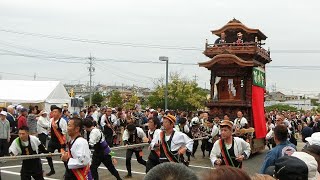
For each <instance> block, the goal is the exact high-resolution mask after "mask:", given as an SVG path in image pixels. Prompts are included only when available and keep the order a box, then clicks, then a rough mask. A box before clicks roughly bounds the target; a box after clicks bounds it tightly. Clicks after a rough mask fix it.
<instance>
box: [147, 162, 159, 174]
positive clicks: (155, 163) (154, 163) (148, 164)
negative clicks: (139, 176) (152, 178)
mask: <svg viewBox="0 0 320 180" xmlns="http://www.w3.org/2000/svg"><path fill="white" fill-rule="evenodd" d="M158 164H160V163H159V161H153V160H151V159H148V161H147V163H146V173H148V172H149V171H150V170H151V169H152V168H154V167H155V166H157V165H158Z"/></svg>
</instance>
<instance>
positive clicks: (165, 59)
mask: <svg viewBox="0 0 320 180" xmlns="http://www.w3.org/2000/svg"><path fill="white" fill-rule="evenodd" d="M159 60H160V61H165V62H166V91H165V96H164V109H165V110H167V109H168V63H169V58H168V57H166V56H160V57H159Z"/></svg>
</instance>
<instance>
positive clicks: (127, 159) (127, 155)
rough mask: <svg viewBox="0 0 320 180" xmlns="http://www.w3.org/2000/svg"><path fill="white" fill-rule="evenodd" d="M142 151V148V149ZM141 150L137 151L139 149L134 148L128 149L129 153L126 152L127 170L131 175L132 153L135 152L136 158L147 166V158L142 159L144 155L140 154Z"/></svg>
mask: <svg viewBox="0 0 320 180" xmlns="http://www.w3.org/2000/svg"><path fill="white" fill-rule="evenodd" d="M141 151H142V150H141ZM141 151H137V150H133V149H127V154H126V167H127V171H128V175H129V176H131V175H132V174H131V158H132V154H133V153H135V154H136V158H137V161H138V163H140V164H142V165H144V166H146V164H147V162H146V161H145V160H143V159H142V156H140V152H141Z"/></svg>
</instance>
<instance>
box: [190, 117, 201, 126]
mask: <svg viewBox="0 0 320 180" xmlns="http://www.w3.org/2000/svg"><path fill="white" fill-rule="evenodd" d="M199 123H200V121H199V118H198V117H194V118H192V119H191V125H192V126H193V125H197V124H199Z"/></svg>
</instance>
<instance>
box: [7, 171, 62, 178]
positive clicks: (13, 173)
mask: <svg viewBox="0 0 320 180" xmlns="http://www.w3.org/2000/svg"><path fill="white" fill-rule="evenodd" d="M1 173H5V174H11V175H17V176H20V173H18V172H13V171H7V170H1ZM44 179H47V180H59V179H54V178H48V177H44Z"/></svg>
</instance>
